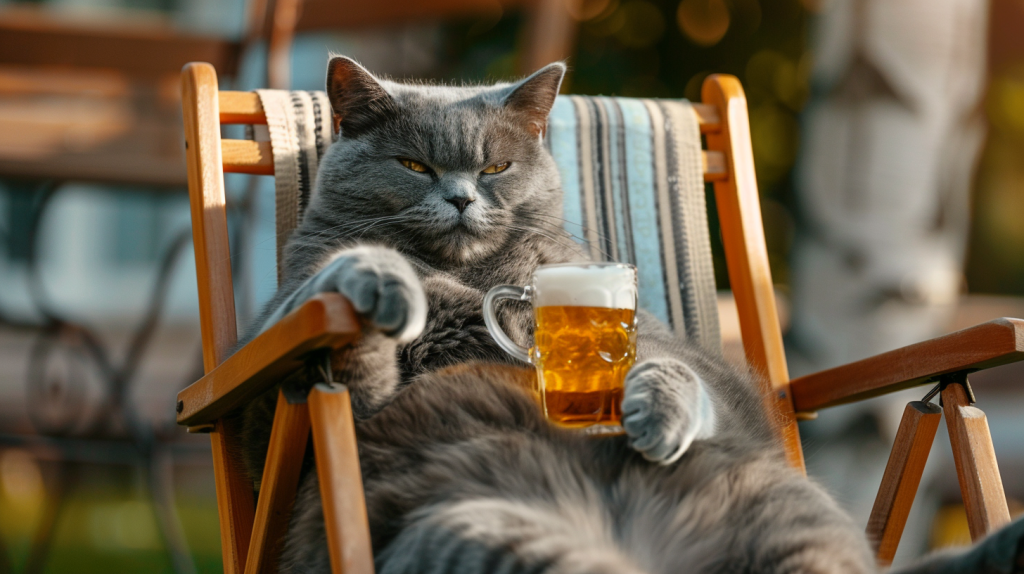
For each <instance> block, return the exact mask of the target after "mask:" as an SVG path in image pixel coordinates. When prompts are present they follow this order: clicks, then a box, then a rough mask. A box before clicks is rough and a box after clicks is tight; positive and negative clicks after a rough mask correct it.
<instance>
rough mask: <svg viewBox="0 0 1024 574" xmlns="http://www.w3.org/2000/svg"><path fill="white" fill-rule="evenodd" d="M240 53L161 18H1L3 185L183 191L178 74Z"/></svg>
mask: <svg viewBox="0 0 1024 574" xmlns="http://www.w3.org/2000/svg"><path fill="white" fill-rule="evenodd" d="M100 17H102V19H100ZM239 51H240V45H239V43H238V42H236V41H231V40H227V39H223V38H214V37H208V36H198V35H189V34H183V33H181V32H180V31H177V30H175V29H173V27H172V26H171V25H170V23H169V22H168V21H167V20H166V19H164V18H159V17H153V16H140V15H139V14H133V13H123V12H120V11H119V12H116V13H107V12H103V13H101V14H100V15H95V14H93V15H92V16H88V15H82V14H80V13H77V12H67V11H55V10H45V9H40V8H35V7H10V8H3V9H0V176H8V177H20V178H31V179H46V180H58V181H67V180H76V181H102V182H110V183H128V184H143V185H153V186H184V185H185V183H186V177H185V160H184V139H183V136H182V133H181V104H180V96H179V94H178V85H177V77H178V73H179V71H180V69H181V67H182V66H183V65H184V64H185V63H187V62H190V61H195V60H200V61H218V62H220V64H219V65H218V68H217V69H218V70H224V71H227V73H229V74H230V73H232V72H233V71H234V70H235V69H236V67H237V63H238V56H239Z"/></svg>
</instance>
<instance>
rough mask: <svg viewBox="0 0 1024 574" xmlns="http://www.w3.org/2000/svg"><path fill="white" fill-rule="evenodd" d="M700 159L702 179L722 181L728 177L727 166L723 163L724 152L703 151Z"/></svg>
mask: <svg viewBox="0 0 1024 574" xmlns="http://www.w3.org/2000/svg"><path fill="white" fill-rule="evenodd" d="M701 160H702V161H703V163H704V181H724V180H725V179H727V178H728V177H729V167H728V166H727V165H726V163H725V154H724V153H722V152H720V151H703V152H701Z"/></svg>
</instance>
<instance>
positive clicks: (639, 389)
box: [244, 57, 875, 573]
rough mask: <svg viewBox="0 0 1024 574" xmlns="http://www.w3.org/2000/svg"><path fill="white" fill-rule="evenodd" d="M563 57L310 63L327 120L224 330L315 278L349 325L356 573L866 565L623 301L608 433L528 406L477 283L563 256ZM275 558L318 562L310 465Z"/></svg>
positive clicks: (253, 436) (692, 364) (305, 294)
mask: <svg viewBox="0 0 1024 574" xmlns="http://www.w3.org/2000/svg"><path fill="white" fill-rule="evenodd" d="M564 71H565V67H564V66H562V65H561V64H552V65H550V66H548V67H546V68H544V69H542V70H540V71H539V72H537V73H535V74H533V75H532V76H530V77H529V78H527V79H525V80H523V81H521V82H519V83H516V84H512V85H508V84H501V85H496V86H486V87H439V86H425V85H410V84H401V83H395V82H390V81H384V80H378V79H376V78H374V77H373V76H372V75H371V74H370V73H369V72H367V71H366V70H365V69H363V68H362V67H360V66H359V65H358V64H356V63H355V62H353V61H352V60H349V59H347V58H342V57H337V58H334V59H332V60H331V62H330V65H329V69H328V75H327V92H328V95H329V97H330V99H331V104H332V106H333V108H334V113H335V114H336V119H340V130H341V137H340V139H339V141H338V142H337V143H335V144H334V145H333V146H332V147H331V148H330V150H329V151H328V152H327V154H326V155H325V157H324V159H323V162H322V164H321V166H322V167H321V169H320V173H319V175H318V178H317V184H316V192H315V195H314V197H313V198H312V200H311V203H310V206H309V209H308V211H307V213H306V215H305V218H304V220H303V222H302V224H301V226H300V227H299V228H298V229H297V230H296V232H295V234H294V236H293V237H292V238H291V240H290V242H289V244H288V247H287V252H286V260H285V270H284V271H285V272H284V280H283V282H282V284H281V286H280V289H279V291H278V293H277V295H276V296H275V297H274V299H273V300H272V301H271V302H270V303H269V305H268V306H267V307H266V309H265V311H264V313H263V315H262V316H261V317H260V318H259V319H258V321H257V322H256V325H255V327H254V328H253V330H252V332H251V333H250V334H249V336H248V337H247V339H251V338H252V336H254V335H255V334H256V333H258V332H259V331H261V330H262V329H264V328H265V327H266V326H268V325H270V324H272V323H273V322H274V321H276V320H277V319H279V318H280V317H282V316H283V315H284V314H286V313H287V312H289V311H290V310H292V309H294V308H295V307H296V306H298V305H300V304H301V303H302V302H303V301H305V300H307V299H308V298H309V297H310V296H312V295H314V294H316V293H319V292H324V291H336V292H339V293H342V294H344V295H345V296H346V297H348V298H349V299H350V300H351V301H352V304H353V306H354V307H355V309H356V310H357V311H358V313H359V314H360V315H361V317H362V318H363V320H364V322H365V331H364V337H363V338H362V339H361V340H360V342H359V343H358V344H356V345H355V346H353V347H351V348H349V349H346V350H343V351H341V352H339V353H337V356H335V357H334V361H335V366H336V368H335V373H336V375H337V376H336V378H337V380H338V381H339V382H342V383H344V384H346V385H348V387H349V389H350V390H351V393H352V398H353V404H354V409H355V411H356V415H357V419H358V422H357V429H356V430H357V435H358V440H359V455H360V464H361V467H362V473H363V479H364V486H365V491H366V499H367V506H368V511H369V518H370V529H371V534H372V540H373V550H374V556H375V559H376V566H377V570H378V571H379V572H382V573H403V572H424V573H441V572H545V573H548V572H549V573H556V572H558V573H561V572H566V573H569V572H580V573H584V572H589V573H597V572H650V573H661V572H665V573H668V572H681V571H688V572H780V573H781V572H850V573H854V572H856V573H860V572H872V571H874V570H875V565H874V560H873V558H872V555H871V552H870V550H869V548H868V544H867V542H866V540H865V538H864V535H863V532H862V530H861V529H859V528H857V527H856V526H855V525H854V524H853V523H852V522H851V520H850V519H849V518H848V517H847V515H846V514H844V513H843V512H842V511H841V510H840V509H839V508H838V507H837V505H836V504H835V503H834V502H833V501H832V500H831V499H830V498H829V497H828V496H827V495H826V494H825V493H824V492H823V491H822V490H821V489H820V488H819V487H817V486H816V485H814V484H813V483H812V482H811V481H809V480H807V479H806V478H804V477H803V476H801V475H800V474H799V473H797V472H795V471H793V470H791V469H790V468H788V467H787V465H786V463H785V459H784V457H783V453H782V449H781V447H780V444H779V442H778V441H777V440H776V438H775V436H774V434H773V432H772V430H771V428H770V424H769V421H768V420H767V418H766V416H765V412H764V411H763V409H762V402H761V397H760V396H759V395H758V394H757V392H756V391H755V389H756V388H757V385H756V384H755V381H753V380H752V379H751V377H750V376H749V375H748V374H746V373H745V372H741V371H739V370H737V369H734V368H732V367H730V366H729V365H727V364H725V363H724V362H722V360H721V359H720V358H718V357H714V356H710V355H709V354H708V353H706V352H703V351H701V350H699V349H696V348H693V347H691V346H689V345H688V344H687V343H686V342H685V341H682V340H680V339H678V338H676V337H674V336H673V335H672V334H671V333H670V332H669V331H668V330H667V329H666V328H665V327H664V326H663V325H661V324H660V323H658V322H657V321H656V320H654V319H653V318H652V317H651V316H649V315H647V314H645V313H641V315H640V320H639V338H638V357H637V364H636V366H635V367H634V368H633V369H632V370H631V371H630V373H629V375H628V376H627V379H626V383H625V395H624V399H623V403H622V408H623V427H624V428H625V431H626V433H625V435H622V436H611V437H603V438H592V437H584V436H581V435H580V434H578V433H573V432H568V431H565V430H561V429H558V428H554V427H553V426H551V425H549V424H548V423H547V421H545V420H544V418H543V416H542V414H541V413H540V412H539V409H538V408H537V406H536V404H535V402H534V401H533V399H532V398H531V397H530V395H529V394H528V392H527V390H526V389H527V388H528V387H529V386H530V385H531V383H532V377H533V376H534V374H533V371H532V369H531V368H529V367H526V366H524V365H521V364H517V363H516V362H515V361H514V360H513V359H512V358H510V357H509V356H508V355H506V354H505V353H504V352H503V351H502V350H501V349H500V348H498V347H497V345H496V344H495V342H494V341H493V340H492V339H491V337H490V336H489V335H488V333H487V330H486V328H485V327H484V322H483V319H482V315H481V308H482V299H483V295H484V293H485V292H486V291H487V290H488V289H490V288H491V287H493V286H494V285H497V284H502V283H510V284H520V285H522V284H526V283H527V282H528V280H529V276H530V274H531V272H532V270H533V269H534V268H536V267H537V266H538V265H540V264H545V263H556V262H565V261H578V260H583V259H585V256H584V254H583V253H582V252H581V251H580V249H579V248H578V247H577V246H576V244H575V243H574V242H572V241H571V240H570V238H569V237H568V236H567V235H566V234H565V233H564V232H563V231H562V229H561V219H560V214H561V205H562V199H561V191H560V184H559V175H558V172H557V170H556V168H555V164H554V161H553V160H552V158H551V156H550V155H549V154H548V152H547V151H546V150H545V148H544V146H543V135H544V131H545V129H546V125H547V116H548V113H549V111H550V109H551V106H552V105H553V103H554V99H555V96H556V94H557V93H558V89H559V86H560V83H561V80H562V76H563V74H564ZM502 313H503V314H502V316H501V322H502V323H503V325H504V327H505V329H506V331H507V332H508V333H509V334H510V335H511V336H513V338H517V339H518V340H520V341H525V340H527V339H528V338H529V337H530V328H529V325H530V312H529V308H528V307H526V306H516V305H506V306H505V307H504V308H503V309H502ZM272 412H273V396H272V395H270V394H268V395H266V396H265V397H264V398H263V399H262V400H260V401H256V402H254V404H253V405H252V406H250V407H249V408H248V409H247V411H246V412H245V413H244V423H245V437H246V442H247V464H248V466H249V469H250V471H251V472H252V475H253V476H254V478H255V479H256V480H257V481H258V479H259V476H260V473H261V470H262V465H263V461H264V457H265V455H266V448H267V440H268V438H269V429H270V420H271V417H272ZM307 470H308V469H307ZM280 567H281V569H282V571H284V572H328V571H329V564H328V555H327V546H326V542H325V534H324V527H323V517H322V510H321V507H320V501H319V493H318V485H317V478H316V474H315V473H313V472H307V473H306V475H305V477H304V479H303V481H302V485H301V487H300V492H299V496H298V498H297V499H296V503H295V507H294V511H293V517H292V522H291V525H290V528H289V532H288V534H287V537H286V540H285V541H284V549H283V553H282V557H281V563H280Z"/></svg>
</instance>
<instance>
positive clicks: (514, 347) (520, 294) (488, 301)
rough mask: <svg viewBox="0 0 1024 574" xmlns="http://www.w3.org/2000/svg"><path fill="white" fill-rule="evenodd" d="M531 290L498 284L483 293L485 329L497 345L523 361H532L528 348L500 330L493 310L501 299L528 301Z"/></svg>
mask: <svg viewBox="0 0 1024 574" xmlns="http://www.w3.org/2000/svg"><path fill="white" fill-rule="evenodd" d="M532 291H533V289H532V288H530V287H520V286H518V285H498V286H497V287H494V288H493V289H491V290H490V291H488V292H487V295H484V324H485V325H487V330H488V331H489V332H490V333H491V336H492V337H494V340H495V341H496V342H497V343H498V346H499V347H501V348H502V349H504V350H505V352H506V353H508V354H509V355H512V356H513V357H515V358H517V359H519V360H520V361H523V362H524V363H530V362H532V361H530V350H529V349H527V348H526V347H524V346H522V345H520V344H519V343H516V342H515V341H513V340H512V339H511V338H510V337H509V336H508V335H506V334H505V331H502V330H501V325H499V324H498V315H497V314H496V313H495V312H494V306H495V304H496V303H497V302H498V301H500V300H502V299H514V300H516V301H529V300H530V299H531V297H532V295H533V293H532Z"/></svg>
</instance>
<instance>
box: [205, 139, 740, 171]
mask: <svg viewBox="0 0 1024 574" xmlns="http://www.w3.org/2000/svg"><path fill="white" fill-rule="evenodd" d="M221 150H222V152H221V153H222V155H223V157H224V171H225V172H226V173H251V174H255V175H274V156H273V151H272V150H271V147H270V142H254V141H249V140H222V141H221ZM701 153H702V156H701V157H702V161H703V163H704V181H722V180H724V179H726V178H727V177H728V176H729V172H728V168H727V166H726V163H725V154H723V153H722V152H720V151H705V152H701Z"/></svg>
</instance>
